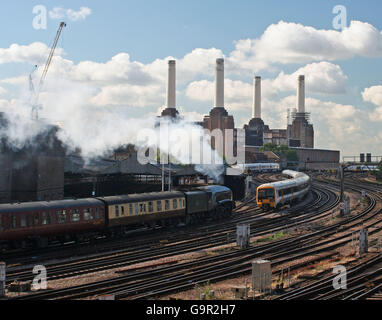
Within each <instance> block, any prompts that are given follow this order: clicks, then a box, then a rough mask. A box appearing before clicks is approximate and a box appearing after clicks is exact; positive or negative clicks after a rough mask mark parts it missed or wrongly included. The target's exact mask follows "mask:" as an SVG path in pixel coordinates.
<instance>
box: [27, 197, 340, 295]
mask: <svg viewBox="0 0 382 320" xmlns="http://www.w3.org/2000/svg"><path fill="white" fill-rule="evenodd" d="M326 192H327V191H326ZM329 194H330V193H329ZM334 198H335V201H334V203H332V204H331V205H332V206H336V204H337V203H338V198H336V197H334ZM329 199H330V200H331V201H332V202H333V197H332V198H331V197H330V196H328V197H327V199H326V201H330V200H329ZM321 201H323V200H322V199H321ZM316 204H317V203H316ZM327 209H329V206H328V208H325V209H322V210H321V211H322V212H323V211H325V210H327ZM322 212H321V213H322ZM302 222H303V221H301V223H302ZM294 225H295V223H294V222H293V226H294ZM285 226H286V225H285V221H284V223H283V225H280V226H279V228H282V227H285ZM264 232H269V230H267V231H264ZM301 240H302V239H297V240H296V239H286V240H282V241H281V242H280V241H279V242H278V246H282V245H284V250H292V249H296V244H298V243H299V244H300V241H301ZM308 240H309V239H308ZM296 241H297V242H296ZM276 247H277V246H276ZM297 247H298V245H297ZM281 248H283V247H281ZM285 248H287V249H285ZM194 250H195V248H194ZM251 250H252V251H253V252H251V251H239V252H233V253H228V254H226V255H219V256H218V257H208V258H206V259H200V260H198V261H196V262H192V263H188V264H182V265H175V266H170V267H162V268H158V269H157V270H154V271H153V270H151V271H150V272H146V273H145V272H136V273H134V274H133V275H129V276H127V277H128V278H126V277H119V278H117V279H111V280H109V281H106V282H97V283H93V284H89V285H85V286H80V287H75V288H69V289H63V291H61V290H58V291H56V290H55V291H50V292H43V293H38V294H34V295H31V296H28V297H24V298H26V299H29V298H31V299H54V298H57V297H60V298H61V297H67V298H73V299H74V298H81V297H85V296H89V295H94V294H101V293H104V292H105V291H106V292H108V291H110V288H111V287H113V288H114V289H115V290H123V288H121V287H120V286H121V284H120V283H121V282H122V283H123V284H122V285H123V286H125V285H126V281H129V282H134V283H136V282H137V281H140V280H139V279H140V278H139V277H148V278H150V279H151V278H153V277H154V279H155V280H153V279H152V281H159V280H158V279H157V277H158V274H157V273H158V272H159V273H163V275H164V277H165V279H164V280H163V281H166V282H167V283H168V282H169V280H168V276H169V273H170V272H175V273H179V272H180V274H181V275H182V274H183V273H184V272H186V271H187V270H188V271H190V268H201V270H200V273H201V276H202V277H209V276H210V275H209V273H208V272H207V270H205V266H206V265H210V266H211V267H216V265H217V266H219V268H220V267H221V265H222V263H223V264H228V265H229V264H232V263H233V262H232V261H230V260H232V259H234V261H235V265H236V267H237V266H241V265H242V264H243V263H245V261H248V259H252V257H253V255H255V256H257V255H260V256H261V255H264V254H266V253H267V252H269V253H270V252H272V251H273V250H275V244H269V245H264V246H257V247H255V248H251ZM284 254H286V252H284ZM235 255H236V257H235ZM243 255H244V256H243ZM224 261H225V262H224ZM195 264H197V265H195ZM169 268H170V269H169ZM171 268H173V269H171ZM176 269H179V271H178V272H177V271H176ZM194 272H195V270H193V271H192V273H194ZM166 277H167V278H166ZM166 279H167V280H166ZM141 281H148V280H147V279H144V280H141ZM188 281H189V280H188ZM151 285H152V283H150V286H151ZM116 286H117V288H116ZM105 287H106V288H105Z"/></svg>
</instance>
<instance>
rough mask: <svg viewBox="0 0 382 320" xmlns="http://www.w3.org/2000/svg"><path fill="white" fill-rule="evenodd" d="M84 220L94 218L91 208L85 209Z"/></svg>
mask: <svg viewBox="0 0 382 320" xmlns="http://www.w3.org/2000/svg"><path fill="white" fill-rule="evenodd" d="M84 220H93V215H92V213H91V211H90V209H89V208H87V209H84Z"/></svg>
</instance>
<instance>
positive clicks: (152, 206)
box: [149, 201, 154, 212]
mask: <svg viewBox="0 0 382 320" xmlns="http://www.w3.org/2000/svg"><path fill="white" fill-rule="evenodd" d="M153 211H154V204H153V202H152V201H149V212H153Z"/></svg>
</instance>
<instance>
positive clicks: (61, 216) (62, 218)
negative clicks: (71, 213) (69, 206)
mask: <svg viewBox="0 0 382 320" xmlns="http://www.w3.org/2000/svg"><path fill="white" fill-rule="evenodd" d="M57 222H58V223H65V222H66V211H65V210H60V211H57Z"/></svg>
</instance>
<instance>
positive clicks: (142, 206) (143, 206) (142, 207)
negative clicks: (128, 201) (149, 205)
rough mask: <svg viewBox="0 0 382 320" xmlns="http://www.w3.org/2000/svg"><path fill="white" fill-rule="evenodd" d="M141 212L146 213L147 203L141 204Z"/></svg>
mask: <svg viewBox="0 0 382 320" xmlns="http://www.w3.org/2000/svg"><path fill="white" fill-rule="evenodd" d="M139 211H140V212H141V213H144V212H146V204H145V203H140V204H139Z"/></svg>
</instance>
